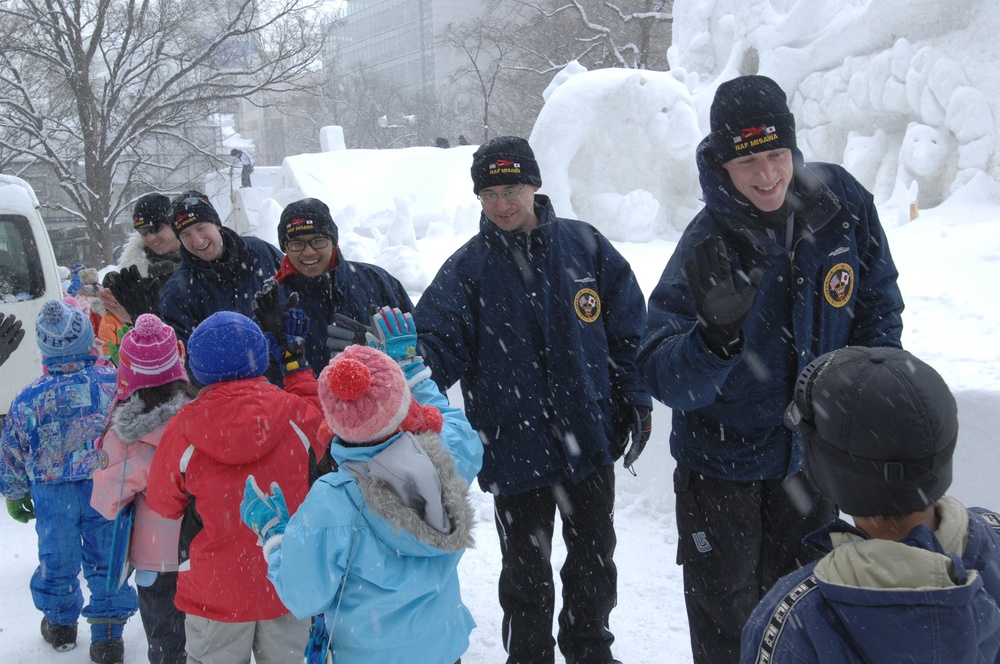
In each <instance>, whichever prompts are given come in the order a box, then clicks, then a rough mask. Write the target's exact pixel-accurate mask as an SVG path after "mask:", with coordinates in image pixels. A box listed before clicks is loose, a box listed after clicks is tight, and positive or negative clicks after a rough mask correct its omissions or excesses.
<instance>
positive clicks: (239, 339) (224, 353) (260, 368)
mask: <svg viewBox="0 0 1000 664" xmlns="http://www.w3.org/2000/svg"><path fill="white" fill-rule="evenodd" d="M187 352H188V366H189V367H190V368H191V373H192V374H194V377H195V379H196V380H197V381H198V382H199V383H201V384H202V385H211V384H212V383H218V382H220V381H224V380H239V379H241V378H256V377H257V376H260V375H262V374H263V373H264V372H265V371H266V370H267V363H268V360H269V356H268V353H267V339H265V338H264V333H263V332H261V331H260V328H259V327H257V323H255V322H253V321H252V320H250V319H249V318H247V317H246V316H244V315H243V314H238V313H234V312H232V311H219V312H217V313H214V314H212V315H211V316H209V317H208V318H206V319H205V320H203V321H202V322H201V324H200V325H198V327H196V328H195V330H194V332H193V333H192V334H191V338H190V339H189V340H188V346H187Z"/></svg>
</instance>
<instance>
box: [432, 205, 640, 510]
mask: <svg viewBox="0 0 1000 664" xmlns="http://www.w3.org/2000/svg"><path fill="white" fill-rule="evenodd" d="M535 213H536V214H537V215H538V219H539V225H538V227H536V228H534V229H533V230H531V231H530V232H528V233H524V232H517V233H512V232H508V231H504V230H501V229H500V228H499V227H497V226H496V225H495V224H494V223H492V222H491V221H489V219H487V218H486V215H482V216H481V217H480V222H479V233H478V234H477V235H476V236H475V237H473V238H472V239H471V240H469V241H468V242H467V243H466V244H465V245H464V246H462V247H461V248H460V249H459V250H458V251H456V252H455V253H454V254H453V255H452V256H451V257H450V258H449V259H448V260H447V261H445V263H444V265H443V266H442V267H441V269H440V270H439V271H438V273H437V275H436V276H435V277H434V280H433V282H432V283H431V284H430V286H428V287H427V289H426V290H425V291H424V293H423V295H421V297H420V300H419V301H418V302H417V306H416V308H415V310H414V319H415V321H416V323H417V329H418V330H420V333H419V339H418V341H419V344H420V354H421V355H422V356H423V358H424V362H425V363H426V364H427V366H428V367H430V368H431V371H432V372H433V378H434V380H435V381H436V382H437V384H438V386H439V387H440V388H441V389H442V390H446V389H447V388H448V387H450V386H451V385H453V384H454V383H455V382H457V381H459V380H460V381H461V386H462V394H463V396H464V398H465V400H464V404H465V409H466V413H467V415H468V417H469V422H471V423H472V426H473V427H474V428H476V429H478V430H480V431H482V432H483V433H484V435H485V436H487V438H488V439H489V440H490V444H489V445H487V446H486V454H485V457H484V459H483V470H482V472H481V473H480V475H479V481H480V485H481V486H483V487H484V489H487V490H491V491H498V492H499V493H500V494H511V493H518V492H521V491H528V490H531V489H537V488H542V487H547V486H553V485H555V484H558V483H561V482H564V481H572V482H578V481H580V480H583V479H584V478H586V477H588V476H589V475H590V474H591V473H593V472H594V470H595V469H596V468H600V467H602V466H606V465H608V464H610V463H612V462H613V461H614V459H615V453H614V452H613V451H612V442H611V440H612V438H614V427H613V416H614V412H615V409H616V408H618V407H624V406H630V405H632V406H646V407H649V406H650V404H651V400H650V397H649V395H648V393H647V392H646V390H645V388H644V387H643V385H642V383H641V380H640V378H639V375H638V373H637V371H636V367H635V351H636V346H637V344H638V341H639V335H640V334H641V332H642V329H643V325H644V321H645V317H646V311H645V310H646V307H645V301H644V300H643V295H642V291H641V290H640V289H639V285H638V282H637V281H636V279H635V275H634V274H633V273H632V268H631V267H630V266H629V264H628V262H627V261H626V260H625V259H624V258H623V257H622V255H621V254H620V253H618V251H617V250H616V249H615V248H614V247H613V246H612V245H611V243H610V242H609V241H608V240H607V238H605V237H604V236H603V235H601V233H600V232H598V231H597V230H596V229H595V228H594V227H593V226H591V225H589V224H586V223H584V222H581V221H575V220H569V219H561V218H558V217H556V215H555V212H554V211H553V209H552V206H551V204H550V203H549V199H548V198H547V197H545V196H539V195H536V196H535ZM540 441H544V442H543V443H542V444H540Z"/></svg>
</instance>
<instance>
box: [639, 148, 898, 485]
mask: <svg viewBox="0 0 1000 664" xmlns="http://www.w3.org/2000/svg"><path fill="white" fill-rule="evenodd" d="M706 145H707V143H706V142H705V141H703V142H702V144H701V146H699V149H698V168H699V171H700V173H701V182H702V191H703V192H704V195H705V201H706V206H705V207H704V208H703V209H702V210H701V211H700V212H699V213H698V215H697V216H696V217H695V218H694V220H693V221H692V222H691V223H690V224H689V225H688V227H687V228H686V229H685V231H684V233H683V234H682V236H681V239H680V241H679V242H678V244H677V248H676V250H675V251H674V253H673V255H672V256H671V257H670V260H669V261H668V262H667V265H666V268H665V269H664V271H663V274H662V276H661V277H660V281H659V283H658V284H657V286H656V288H655V289H654V290H653V293H652V295H651V296H650V298H649V316H648V319H647V322H646V329H645V332H644V333H643V336H642V342H641V344H640V346H639V353H638V364H639V368H640V371H641V373H642V376H643V378H644V380H645V383H646V386H647V387H648V388H649V391H650V392H651V393H652V395H653V397H654V398H656V399H659V400H660V401H662V402H663V403H664V404H666V405H667V406H670V408H672V409H673V427H672V430H671V433H670V452H671V454H672V455H673V456H674V458H675V459H676V460H677V462H678V463H679V464H680V465H682V466H684V467H686V468H689V469H691V470H694V471H696V472H699V473H703V474H706V475H709V476H711V477H717V478H722V479H728V480H734V481H749V480H760V479H781V478H783V477H785V476H786V475H789V474H792V473H794V472H796V471H797V470H799V469H800V468H801V454H800V453H799V451H798V447H799V446H798V445H796V446H795V449H794V450H793V437H792V434H791V432H789V431H788V430H787V429H786V428H785V427H784V426H783V424H782V415H783V413H784V410H785V407H786V406H787V405H788V403H789V401H791V398H792V387H793V385H794V383H795V378H796V376H798V374H799V372H800V371H801V370H802V369H803V368H805V365H806V364H808V363H809V362H810V361H811V360H812V359H814V358H815V357H817V356H819V355H821V354H823V353H826V352H828V351H832V350H835V349H837V348H842V347H844V346H848V345H854V346H896V347H898V346H900V334H901V332H902V327H903V324H902V318H901V315H900V314H901V313H902V310H903V299H902V296H901V295H900V292H899V288H898V286H897V285H896V277H897V272H896V266H895V264H894V263H893V261H892V256H891V255H890V253H889V246H888V244H887V243H886V238H885V233H884V231H883V230H882V226H881V224H880V223H879V219H878V213H877V212H876V210H875V204H874V201H873V199H872V196H871V194H869V193H868V192H867V191H866V190H865V189H864V187H862V186H861V185H860V184H859V183H858V182H857V180H855V179H854V178H853V177H851V175H850V174H849V173H847V171H845V170H844V169H843V168H841V167H840V166H835V165H832V164H820V163H814V164H808V165H807V164H804V163H803V162H802V155H801V154H800V153H799V152H798V151H795V152H794V155H795V156H794V158H795V171H794V172H795V183H794V187H795V189H794V193H793V192H792V190H791V189H790V192H789V196H790V197H791V200H793V201H795V202H796V203H797V204H796V205H795V226H794V237H793V245H792V249H791V252H787V251H786V250H785V243H784V237H783V235H784V231H783V230H782V231H779V235H781V236H782V237H781V240H780V241H775V240H774V239H772V238H771V237H770V236H769V235H768V234H767V233H766V232H765V231H763V230H762V227H761V226H756V225H754V224H752V223H751V220H750V219H749V218H748V217H747V216H746V214H745V212H744V211H743V210H742V209H740V206H739V205H738V204H737V202H736V200H735V199H734V198H733V197H732V196H730V195H729V194H728V192H727V191H726V189H725V187H724V186H723V181H722V179H721V178H723V177H726V176H725V175H724V171H723V170H722V169H721V168H719V167H715V166H713V165H712V164H711V163H709V161H708V157H707V155H706V154H705V148H706ZM713 235H714V236H719V237H721V238H722V239H723V240H724V241H725V243H726V246H727V248H728V254H729V259H730V261H731V263H732V268H733V271H734V274H735V273H736V272H737V271H741V272H743V273H744V274H749V273H750V272H751V270H753V269H754V268H761V269H762V270H763V272H764V276H763V281H762V282H761V284H760V289H759V292H758V293H757V298H756V300H755V301H754V308H753V311H751V313H750V317H749V319H748V320H747V323H746V326H745V327H744V330H743V332H744V346H743V352H742V353H741V354H739V355H736V356H734V357H732V358H730V359H727V360H724V359H720V358H718V357H717V356H716V355H715V354H714V353H712V352H711V351H709V350H708V348H707V347H706V346H705V344H704V342H703V340H702V339H701V336H700V334H699V333H698V332H697V327H698V323H697V316H696V313H695V307H694V302H693V300H692V299H691V292H690V289H689V288H688V284H687V279H686V277H685V276H684V272H683V265H684V261H685V260H686V259H688V258H690V257H693V255H694V247H695V245H697V244H698V243H699V242H701V241H702V240H704V239H705V238H707V237H709V236H713Z"/></svg>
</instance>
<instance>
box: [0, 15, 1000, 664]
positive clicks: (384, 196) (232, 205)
mask: <svg viewBox="0 0 1000 664" xmlns="http://www.w3.org/2000/svg"><path fill="white" fill-rule="evenodd" d="M674 14H675V17H676V18H675V25H674V44H673V45H672V46H671V47H670V51H669V53H670V58H671V63H672V66H673V67H674V70H673V71H672V72H671V73H662V72H635V71H620V70H610V71H602V72H586V71H584V70H583V69H582V67H579V66H578V65H575V66H570V67H568V68H567V69H566V70H564V72H562V73H560V74H559V75H557V76H556V78H555V79H554V81H553V84H552V85H551V86H550V87H549V90H548V91H547V92H546V98H547V103H546V106H545V108H544V109H543V111H542V113H541V114H540V116H539V118H538V122H537V123H536V126H535V129H534V131H533V132H532V134H531V137H530V138H531V142H532V144H533V146H534V147H535V150H536V153H537V156H538V160H539V163H540V164H541V167H542V176H543V182H544V186H543V188H542V193H546V194H549V195H550V196H552V198H553V200H554V202H555V206H556V212H557V213H558V214H560V215H561V216H569V217H578V218H582V219H584V220H586V221H589V222H591V223H594V224H595V225H597V226H598V227H599V228H601V229H602V230H603V231H604V232H605V233H606V234H608V236H609V237H611V238H612V239H613V240H614V241H615V245H616V246H617V247H618V249H619V250H620V251H621V252H622V253H623V254H624V255H625V256H626V258H627V259H628V260H629V261H630V263H631V265H632V267H633V269H634V270H635V272H636V275H637V277H638V280H639V283H640V286H641V287H642V289H643V292H644V293H645V294H646V295H647V296H648V295H649V293H650V292H651V291H652V289H653V287H654V286H655V284H656V282H657V280H658V278H659V276H660V272H661V271H662V269H663V266H664V264H665V263H666V260H667V258H668V257H669V256H670V254H671V252H672V251H673V249H674V246H675V244H676V241H677V237H678V235H679V232H680V230H681V229H683V226H684V224H686V223H687V221H688V220H689V219H690V217H691V216H692V215H693V213H694V212H695V211H696V210H697V209H698V207H700V204H699V203H698V202H697V197H698V196H699V193H700V192H699V190H698V188H697V176H696V171H695V169H694V158H693V150H694V146H695V145H697V142H698V141H699V140H700V138H701V137H702V136H703V135H704V134H705V133H706V132H707V130H708V107H709V105H710V103H711V97H712V94H713V93H714V90H715V88H716V87H717V86H718V84H719V83H720V82H722V81H723V80H726V79H728V78H732V77H733V76H735V75H737V74H738V73H741V72H743V73H746V72H747V71H755V70H759V72H760V73H763V74H767V75H770V76H772V77H773V78H775V79H776V80H778V81H779V82H780V83H781V84H782V86H783V87H784V88H785V90H786V91H787V92H788V93H789V97H790V101H791V105H792V108H793V110H794V111H795V112H796V119H797V122H798V128H799V134H798V137H799V143H800V147H802V148H803V151H804V152H805V153H806V156H807V159H820V160H824V161H833V162H838V163H841V162H843V163H845V164H846V165H848V166H849V167H850V170H851V171H852V172H853V173H855V174H856V176H857V177H859V179H861V180H862V182H863V183H864V184H866V186H868V187H869V188H870V189H871V190H872V191H873V192H874V193H875V195H876V202H877V203H878V205H879V210H880V214H881V217H882V220H883V223H884V225H885V226H886V232H887V235H888V239H889V245H890V248H891V251H892V254H893V257H894V259H895V262H896V265H897V267H898V269H899V273H900V278H899V283H900V288H901V289H902V292H903V297H904V300H905V302H906V310H905V311H904V313H903V322H904V332H903V343H904V346H905V347H906V348H908V349H909V350H911V351H912V352H913V353H914V354H916V355H917V356H918V357H920V358H922V359H924V360H926V361H927V362H929V363H930V364H931V365H932V366H934V367H935V368H936V369H937V370H938V371H939V372H940V373H941V374H942V375H943V376H944V378H945V380H947V381H948V384H949V385H950V386H951V387H952V389H953V391H954V392H955V394H956V397H957V399H958V403H959V417H960V432H959V445H958V449H957V452H956V463H955V478H954V484H953V486H952V489H951V491H950V493H952V494H953V495H955V496H956V497H958V498H959V499H960V500H962V501H963V502H965V503H966V504H968V505H983V506H987V507H993V508H1000V491H998V489H997V488H996V479H995V478H996V471H997V464H996V462H995V461H993V462H991V461H989V459H995V455H994V454H993V447H994V440H995V437H996V432H997V431H998V430H1000V350H998V342H997V340H998V339H1000V313H998V311H997V301H998V300H997V296H996V285H997V284H998V283H1000V184H998V166H997V163H996V162H997V160H996V158H995V157H994V156H993V155H994V154H995V153H996V152H997V150H996V147H997V146H996V137H997V136H998V135H1000V128H998V122H1000V79H998V78H997V77H996V76H995V68H994V66H995V63H996V62H998V61H1000V52H998V51H1000V47H998V45H997V41H996V40H995V35H996V34H997V32H998V30H997V28H998V27H1000V26H998V23H1000V14H998V13H997V12H996V11H995V8H994V3H993V2H992V0H955V1H954V2H952V3H949V5H948V6H947V7H946V8H944V7H943V6H942V5H941V4H940V3H939V2H932V1H931V0H880V2H877V3H872V2H867V1H865V0H677V2H676V3H675V5H674ZM332 142H333V143H336V142H335V141H332ZM939 143H940V144H941V145H940V146H939ZM335 147H336V146H335ZM474 150H475V146H462V147H456V148H451V149H446V150H442V149H439V148H410V149H406V150H383V151H374V150H343V149H333V150H331V151H329V152H324V153H319V154H307V155H299V156H294V157H289V158H288V159H286V160H285V161H284V163H283V164H281V166H280V167H267V166H260V167H258V168H256V169H255V171H254V184H255V187H254V188H253V189H247V190H239V191H236V192H233V194H232V196H231V195H230V191H229V185H228V181H227V180H224V179H222V178H221V177H220V178H217V179H215V180H212V181H210V182H208V183H206V191H207V192H208V193H209V194H210V195H211V196H212V200H213V201H214V202H215V203H216V204H217V206H218V207H219V209H220V214H221V215H222V216H223V217H224V218H226V219H227V220H228V223H230V225H232V226H234V227H235V228H237V230H239V231H240V232H243V233H250V234H254V235H257V236H259V237H262V238H264V239H267V240H270V241H272V242H275V241H276V234H275V227H276V225H277V220H278V216H279V214H280V211H281V209H282V207H283V206H284V205H287V204H288V203H289V202H291V201H293V200H297V199H299V198H302V197H306V196H314V197H317V198H321V199H323V200H324V201H326V203H327V204H329V205H330V208H331V210H332V211H333V212H334V215H335V218H336V220H337V223H338V225H339V227H340V245H341V248H342V249H343V252H344V254H345V256H346V257H347V258H348V259H350V260H361V261H367V262H374V263H378V264H381V265H384V266H385V267H386V268H387V269H389V270H390V271H391V272H392V273H393V274H395V275H396V276H397V278H399V279H400V280H401V281H402V282H403V283H404V285H405V286H406V287H407V289H408V290H410V292H411V293H412V295H413V296H414V297H419V294H420V292H421V291H422V290H423V288H424V287H425V286H426V284H427V283H428V281H429V279H431V278H432V277H433V275H434V274H435V272H436V271H437V269H438V267H439V266H440V265H441V263H442V262H443V261H444V260H445V259H446V258H447V257H448V256H449V255H450V254H451V253H452V252H453V251H454V250H455V249H457V248H458V247H459V246H461V244H462V243H464V242H465V241H466V240H467V239H468V238H469V237H471V235H472V234H474V233H475V232H476V229H477V227H478V214H479V212H478V211H479V205H478V202H477V201H476V199H475V197H474V196H473V194H472V186H471V182H470V180H469V166H470V165H471V160H472V152H473V151H474ZM908 161H909V162H912V163H909V164H907V162H908ZM901 162H902V163H903V168H901V167H900V163H901ZM930 165H933V166H934V167H933V168H931V167H930ZM915 183H916V184H915ZM914 191H916V192H918V193H917V196H920V195H921V194H920V193H919V192H923V193H924V194H925V195H933V198H930V199H925V200H923V201H922V200H918V201H917V202H918V209H919V216H918V217H917V218H916V219H914V220H912V221H911V220H910V218H909V209H910V203H911V202H912V201H911V200H910V198H909V196H910V192H914ZM4 379H9V377H8V376H6V375H5V376H4ZM449 396H450V397H451V398H452V399H454V400H460V395H459V394H458V392H457V390H456V389H454V388H453V389H452V390H451V392H450V395H449ZM669 429H670V411H669V409H667V408H666V407H664V406H662V404H656V406H655V408H654V428H653V439H652V441H651V442H650V444H649V446H648V447H647V449H646V451H645V453H644V454H643V456H642V458H641V459H640V460H639V461H638V462H637V464H636V469H637V471H638V477H632V476H631V475H629V474H628V473H627V472H625V471H624V470H620V471H619V473H618V489H617V494H618V495H617V509H616V524H617V532H618V538H619V543H618V551H617V554H616V562H617V564H618V570H619V599H618V607H617V609H616V610H615V612H614V613H613V614H612V618H611V628H612V631H613V632H614V633H615V635H616V642H615V646H614V651H615V655H616V657H618V658H619V659H621V660H622V661H623V662H625V664H656V663H661V662H676V663H678V664H685V663H687V662H690V661H691V657H690V647H689V643H688V635H687V619H686V615H685V611H684V600H683V592H682V586H681V572H680V567H678V566H677V565H676V564H675V563H674V559H675V555H676V532H675V529H674V515H673V490H672V480H671V476H672V471H673V468H674V462H673V460H672V459H671V457H670V454H669V451H668V449H667V437H668V434H669ZM472 494H473V500H474V503H475V505H476V508H477V515H478V525H477V528H476V533H475V535H476V542H477V544H476V547H475V548H474V549H471V550H469V551H468V553H467V554H466V555H465V557H464V559H463V561H462V565H461V568H460V573H461V576H462V586H463V596H464V599H465V602H466V603H467V604H468V606H469V607H470V609H471V611H472V613H473V615H474V617H475V619H476V622H477V623H478V628H477V629H476V630H475V631H474V632H473V634H472V645H471V647H470V649H469V651H468V652H467V653H466V654H465V655H464V656H463V662H466V664H500V663H502V662H504V661H505V654H504V652H503V646H502V642H501V637H500V621H501V612H500V609H499V606H498V602H497V592H496V583H497V576H498V573H499V569H500V554H499V547H498V543H497V535H496V531H495V528H494V525H493V515H492V503H491V501H490V499H489V497H488V496H487V495H485V494H483V493H481V492H480V491H479V490H478V488H477V487H474V488H473V491H472ZM556 532H557V533H558V524H557V528H556ZM0 541H3V542H4V546H3V547H2V548H0V569H3V570H4V572H3V573H2V574H0V660H2V661H4V662H39V663H41V664H49V663H53V664H73V663H74V662H87V661H89V658H88V656H87V644H88V639H89V630H88V629H87V625H86V624H85V623H84V622H83V621H81V624H80V639H79V646H78V648H77V649H76V650H74V651H71V652H69V653H63V654H60V653H55V652H54V651H52V650H51V648H49V646H48V645H46V644H45V643H44V642H43V641H42V639H41V637H40V635H39V632H38V624H39V622H40V620H41V614H40V613H39V612H38V611H37V610H35V608H34V607H33V605H32V602H31V596H30V592H29V590H28V581H29V578H30V576H31V573H32V571H33V570H34V568H35V566H36V565H37V549H36V545H37V543H36V538H35V534H34V529H33V528H32V526H30V525H27V526H26V525H22V524H19V523H16V522H15V521H13V520H11V519H9V518H0ZM564 553H565V550H564V548H563V547H562V544H561V540H560V538H559V537H558V536H556V538H555V543H554V552H553V561H554V563H555V564H556V567H558V565H559V563H560V561H561V559H562V556H563V555H564ZM555 579H556V585H557V587H558V586H559V579H558V574H556V577H555ZM125 637H126V661H127V662H140V661H145V660H146V656H145V639H144V635H143V631H142V627H141V624H140V621H139V618H138V616H136V617H135V618H134V619H133V620H131V621H130V622H129V624H128V625H127V627H126V630H125ZM557 662H559V663H561V662H562V659H561V658H559V657H557Z"/></svg>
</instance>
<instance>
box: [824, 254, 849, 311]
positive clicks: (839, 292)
mask: <svg viewBox="0 0 1000 664" xmlns="http://www.w3.org/2000/svg"><path fill="white" fill-rule="evenodd" d="M852 293H854V268H853V267H851V266H850V265H848V264H847V263H837V264H836V265H834V266H833V267H832V268H830V271H829V272H827V273H826V278H825V279H823V295H824V296H826V301H827V303H829V304H830V306H832V307H837V308H838V309H839V308H840V307H842V306H844V305H845V304H847V303H848V302H849V301H850V300H851V294H852Z"/></svg>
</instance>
